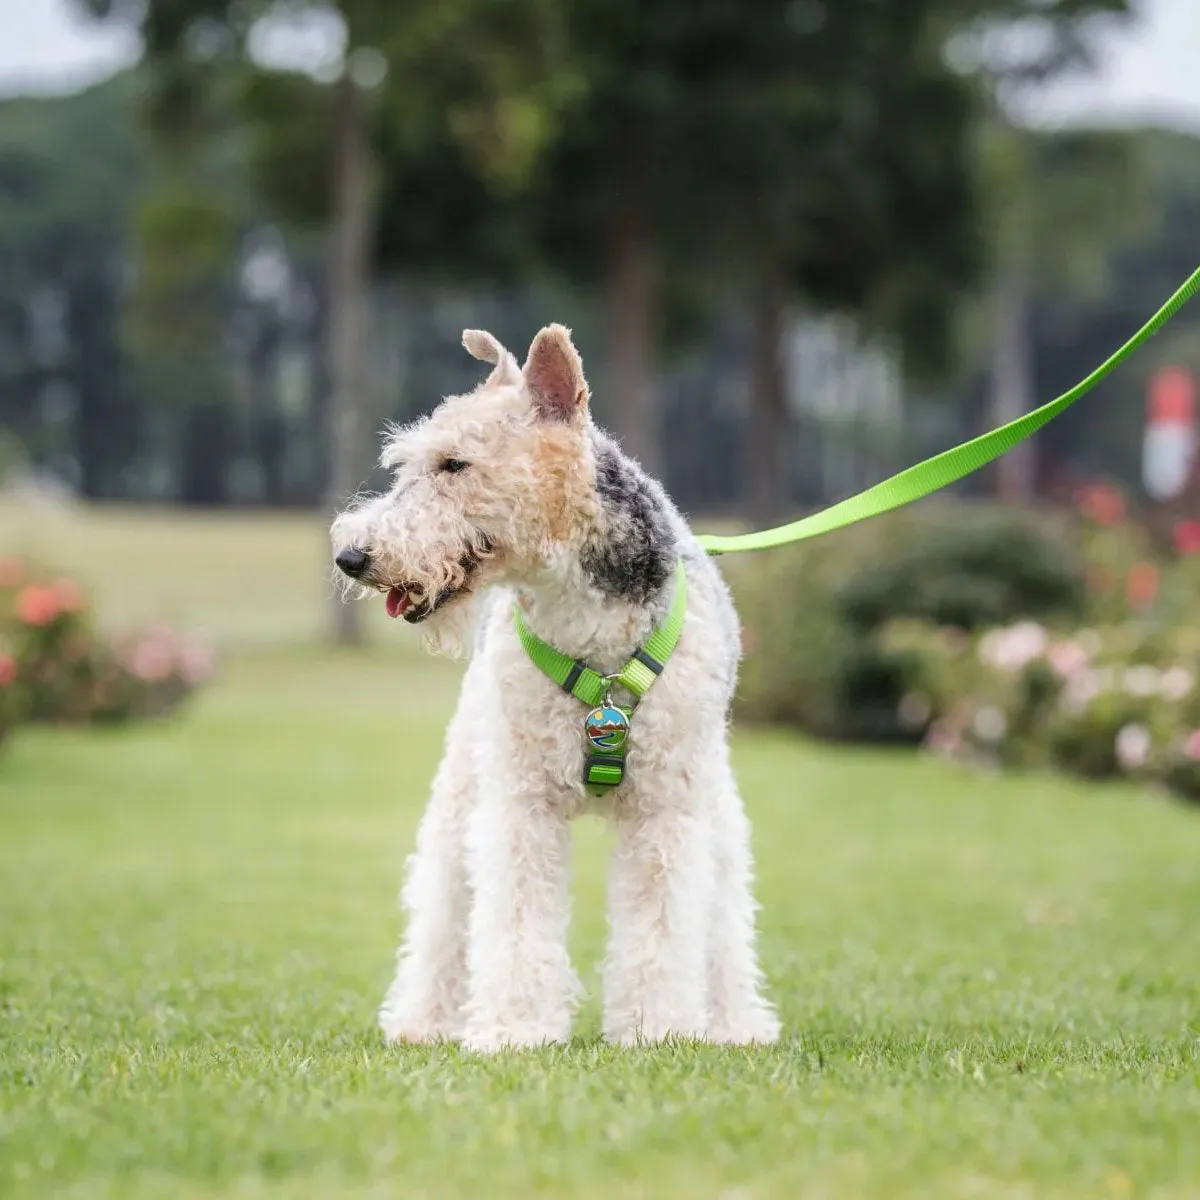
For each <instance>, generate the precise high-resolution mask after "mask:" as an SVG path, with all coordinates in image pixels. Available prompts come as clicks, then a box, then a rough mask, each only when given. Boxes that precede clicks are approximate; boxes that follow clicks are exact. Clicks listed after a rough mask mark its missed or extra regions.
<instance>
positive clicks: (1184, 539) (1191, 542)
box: [1174, 521, 1200, 554]
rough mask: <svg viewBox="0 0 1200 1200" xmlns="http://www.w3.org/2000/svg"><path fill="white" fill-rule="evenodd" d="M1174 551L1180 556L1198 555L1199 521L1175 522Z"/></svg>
mask: <svg viewBox="0 0 1200 1200" xmlns="http://www.w3.org/2000/svg"><path fill="white" fill-rule="evenodd" d="M1174 538H1175V549H1176V551H1178V553H1180V554H1200V521H1177V522H1176V523H1175V530H1174Z"/></svg>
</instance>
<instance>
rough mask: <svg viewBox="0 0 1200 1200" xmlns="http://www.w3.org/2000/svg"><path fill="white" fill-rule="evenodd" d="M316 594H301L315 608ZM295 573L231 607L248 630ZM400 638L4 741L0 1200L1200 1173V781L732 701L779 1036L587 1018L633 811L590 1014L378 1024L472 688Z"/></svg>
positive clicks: (582, 927) (304, 657) (1192, 1176)
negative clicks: (814, 719) (134, 712)
mask: <svg viewBox="0 0 1200 1200" xmlns="http://www.w3.org/2000/svg"><path fill="white" fill-rule="evenodd" d="M109 520H111V521H116V520H117V518H116V517H113V516H111V515H108V516H105V518H104V520H103V521H101V522H100V524H101V525H103V524H104V522H105V521H109ZM185 524H186V523H185ZM215 528H216V532H214V533H212V534H211V535H210V536H211V547H210V549H209V550H207V551H206V554H208V555H210V557H209V558H208V559H207V561H208V564H209V566H208V570H209V571H211V572H212V574H213V578H211V579H209V580H208V582H207V584H206V586H208V587H210V588H211V589H213V591H212V594H213V595H214V596H218V593H219V594H220V595H224V592H223V591H221V590H220V589H221V588H222V587H225V586H229V585H230V583H231V580H230V578H229V574H228V571H225V572H224V573H223V572H222V569H221V568H220V567H219V566H218V565H217V564H219V563H220V562H222V561H225V560H224V559H223V557H222V555H221V554H220V547H221V544H222V541H223V540H229V541H231V542H233V541H235V539H233V538H231V537H230V535H229V533H228V527H226V532H225V533H224V534H223V535H222V534H221V533H220V526H219V523H218V525H217V526H216V527H215ZM253 529H254V533H255V536H256V537H262V538H264V539H267V538H269V537H270V535H271V533H272V530H271V528H270V527H269V525H267V524H265V523H261V522H260V523H258V524H256V525H254V526H253ZM295 531H296V535H297V545H304V546H306V545H307V544H308V542H307V535H308V533H309V532H310V531H309V530H307V529H305V528H304V527H303V525H302V524H300V523H297V524H296V526H295ZM164 533H165V535H166V543H167V544H169V545H170V546H172V547H178V546H179V545H180V542H181V541H182V542H185V543H187V544H188V545H189V547H190V548H192V549H194V546H195V543H194V542H191V541H190V540H189V539H190V538H191V537H192V536H193V535H194V534H195V533H196V531H195V530H194V529H190V528H186V529H183V530H182V531H181V529H180V528H176V527H175V526H171V525H169V526H166V527H165V528H164ZM70 536H72V537H77V536H78V535H77V534H71V535H70ZM105 536H111V538H112V539H114V543H115V544H118V545H119V544H120V541H121V539H120V534H119V531H112V532H111V533H109V534H106V535H105ZM131 539H132V540H133V541H137V542H138V543H139V544H143V539H145V541H146V544H148V543H149V540H150V539H149V538H148V535H147V534H146V531H145V530H144V529H138V530H136V531H135V533H131ZM201 540H203V539H201ZM106 544H108V543H106ZM313 544H314V545H316V546H317V547H318V548H319V543H318V542H316V541H315V540H314V542H313ZM79 545H80V546H81V547H83V550H86V549H87V547H86V545H85V543H84V542H82V541H80V542H79ZM268 553H270V552H269V551H268ZM245 554H246V550H245V547H244V545H241V544H240V543H238V544H237V547H236V552H235V553H234V554H232V555H231V556H230V557H231V558H232V560H233V561H236V562H244V561H245V557H244V556H245ZM306 555H307V550H297V551H296V552H295V562H296V563H297V564H300V563H306V562H307V558H306ZM183 557H185V558H186V559H187V562H189V563H190V562H194V561H195V558H194V557H193V556H192V554H191V549H189V552H188V554H187V555H184V556H183ZM73 565H75V564H73ZM78 566H79V569H80V570H81V571H84V572H85V573H86V571H87V569H88V568H93V567H94V568H95V569H96V571H97V573H100V574H102V573H103V572H104V571H105V570H108V569H109V568H107V567H102V566H101V565H100V564H97V563H95V562H94V561H93V560H92V558H90V557H88V554H85V553H83V551H81V557H80V560H79V563H78ZM175 569H176V568H174V567H173V568H172V570H175ZM177 569H178V571H179V572H180V573H182V574H185V575H186V571H187V569H188V568H187V565H186V563H182V562H181V563H180V564H179V566H178V568H177ZM295 569H296V570H298V569H299V568H298V567H296V568H295ZM200 573H201V574H204V572H203V571H201V572H200ZM285 574H286V572H285ZM221 579H224V584H223V585H222V584H220V580H221ZM277 582H279V583H280V585H281V590H284V591H286V586H285V585H286V584H287V582H288V579H287V578H281V579H280V580H278V581H277ZM107 586H108V587H109V588H110V593H109V594H111V595H113V596H119V595H120V592H121V589H122V587H123V586H125V585H123V584H122V580H121V577H120V574H119V573H118V572H115V571H113V572H112V573H111V578H110V580H109V583H108V585H107ZM128 586H129V587H130V594H131V597H132V593H133V591H134V590H135V589H134V587H133V585H128ZM251 591H253V589H251ZM247 594H249V593H243V595H244V596H245V595H247ZM181 595H183V596H184V599H185V600H187V594H186V589H185V590H184V591H183V592H181ZM314 597H315V598H312V599H311V607H309V608H307V609H306V608H304V607H303V605H301V604H300V603H298V602H297V601H296V599H295V597H292V599H290V600H285V601H283V603H284V604H285V605H288V604H291V605H294V607H293V608H292V613H293V617H294V618H295V619H296V624H295V628H296V629H297V630H299V629H300V627H301V625H302V624H303V621H308V620H313V621H315V620H317V619H319V611H320V595H319V594H316V593H314ZM274 599H275V597H274V594H273V593H272V594H267V595H266V596H265V597H264V599H263V601H262V604H263V610H262V611H260V612H256V611H251V609H250V608H249V607H248V608H247V610H246V611H244V612H241V611H238V610H236V609H235V608H234V607H230V608H229V609H228V610H225V611H224V612H223V613H222V614H219V615H218V619H216V620H215V621H214V624H213V626H212V628H213V629H214V630H219V629H225V630H229V631H230V633H231V637H232V640H233V641H236V630H237V628H238V627H239V621H240V622H241V626H240V628H241V629H243V630H246V631H249V630H251V629H252V628H255V627H257V624H258V623H260V622H265V620H266V618H267V617H268V616H269V613H270V610H271V606H272V604H273V603H274ZM246 603H247V605H249V601H247V602H246ZM192 611H194V612H195V614H196V616H197V618H202V617H203V615H204V613H203V609H194V610H192ZM300 618H303V621H302V620H301V619H300ZM397 642H398V639H395V638H393V639H390V640H389V641H388V642H386V643H384V644H383V647H382V649H380V650H377V651H375V652H374V653H373V654H371V655H369V656H368V655H349V654H333V653H327V652H318V651H316V650H303V649H295V648H293V649H286V648H284V647H279V648H276V649H273V650H266V651H258V652H255V653H253V654H243V655H240V656H234V657H233V658H231V659H230V660H229V661H228V662H227V663H226V666H225V668H224V671H223V674H222V678H221V679H220V681H219V683H218V684H217V685H216V686H215V687H213V688H212V689H211V690H210V691H208V692H207V693H206V694H204V695H203V696H202V697H201V699H200V701H199V702H198V704H197V705H196V706H194V707H193V708H192V709H191V710H189V711H188V712H186V713H185V714H183V716H182V717H181V719H179V720H178V721H175V722H172V723H170V724H168V725H165V726H158V727H142V728H136V729H131V730H122V731H114V730H97V731H93V732H66V731H29V730H26V731H22V733H21V735H20V736H19V737H17V738H15V739H14V740H13V742H12V743H11V744H10V745H9V746H8V747H6V749H5V751H4V757H3V759H2V760H0V1196H3V1197H5V1200H8V1198H10V1197H12V1198H16V1200H20V1198H24V1197H32V1196H49V1195H54V1196H76V1197H83V1196H87V1197H91V1196H111V1197H114V1198H117V1197H120V1198H121V1200H125V1198H127V1197H133V1198H139V1197H148V1196H171V1197H185V1198H189V1197H216V1196H221V1197H273V1198H274V1197H321V1198H325V1197H335V1196H336V1197H357V1196H380V1197H382V1196H392V1195H396V1196H414V1195H423V1196H438V1197H443V1196H449V1197H453V1196H460V1195H461V1196H479V1195H513V1196H521V1197H525V1196H542V1195H546V1196H549V1195H572V1196H583V1197H592V1196H595V1197H606V1198H607V1197H614V1196H615V1197H626V1196H628V1197H663V1196H689V1197H690V1196H700V1197H707V1196H713V1197H717V1196H724V1197H729V1198H733V1197H739V1198H741V1197H746V1198H750V1197H753V1198H759V1197H775V1196H791V1195H797V1196H800V1195H803V1196H847V1197H871V1196H881V1197H896V1196H912V1197H926V1196H941V1195H945V1196H1005V1197H1007V1196H1021V1197H1024V1196H1038V1197H1040V1196H1080V1195H1087V1196H1110V1195H1112V1196H1181V1197H1182V1196H1194V1195H1196V1194H1197V1193H1198V1192H1200V1133H1198V1131H1200V870H1198V869H1197V862H1198V861H1200V812H1196V811H1189V810H1188V809H1186V808H1183V807H1181V806H1176V805H1173V804H1170V803H1167V802H1163V801H1159V800H1156V799H1154V798H1153V797H1150V796H1147V795H1145V794H1140V793H1138V792H1136V791H1132V790H1128V789H1099V788H1089V787H1085V786H1082V785H1079V784H1071V783H1064V782H1061V781H1056V780H1050V779H1043V778H1026V779H999V778H982V777H979V776H976V775H971V774H964V773H961V772H959V771H956V770H953V769H951V768H948V767H946V766H943V765H940V764H935V763H930V762H924V761H919V760H916V759H911V758H907V757H902V756H900V757H897V756H892V755H884V754H872V753H862V752H856V751H846V750H841V749H828V748H814V747H812V746H809V745H806V744H803V743H800V742H797V741H795V740H793V739H790V738H787V737H784V736H779V735H764V734H759V733H751V732H748V731H743V732H742V733H740V734H739V736H738V738H737V741H736V746H735V753H736V759H737V766H738V770H739V775H740V777H741V780H742V783H743V787H744V791H745V793H746V796H747V802H748V805H749V808H750V810H751V815H752V817H753V818H754V821H755V828H756V845H757V853H758V859H759V875H760V883H759V894H760V898H761V900H762V902H763V905H764V912H763V915H762V949H763V956H764V961H765V964H766V968H767V971H768V974H769V976H770V986H771V992H772V994H773V996H774V997H775V998H776V1000H777V1001H778V1003H779V1005H780V1007H781V1010H782V1013H783V1017H784V1021H785V1025H786V1030H787V1036H786V1039H785V1041H784V1042H783V1043H782V1044H781V1045H779V1046H778V1047H775V1048H772V1049H769V1050H761V1051H743V1050H718V1049H711V1048H704V1047H667V1048H659V1049H653V1050H644V1051H615V1050H611V1049H609V1048H607V1047H606V1046H604V1045H603V1043H601V1042H600V1040H599V1037H598V1030H599V1007H598V1000H597V998H596V991H597V988H596V983H597V966H598V961H599V957H600V954H601V953H602V948H603V938H604V921H603V907H602V903H603V874H604V871H603V868H604V856H605V854H606V852H607V850H608V848H609V845H610V841H609V837H608V835H607V833H606V832H605V831H604V829H603V827H602V826H600V825H599V823H597V822H590V821H589V822H582V823H581V824H580V826H579V832H578V837H577V855H576V860H577V861H576V880H577V883H576V920H575V928H574V935H573V944H574V954H575V958H576V961H577V963H578V965H579V966H580V968H581V971H582V974H583V976H584V980H585V983H586V984H587V985H588V986H589V990H590V993H591V995H590V998H589V999H588V1001H587V1003H586V1004H585V1006H584V1008H583V1011H582V1012H581V1014H580V1020H579V1023H578V1036H577V1038H576V1039H575V1041H574V1042H573V1043H572V1044H571V1045H570V1046H569V1047H567V1048H565V1049H558V1050H546V1051H542V1052H536V1053H524V1054H509V1055H502V1056H499V1057H497V1058H493V1059H484V1058H478V1057H472V1056H469V1055H462V1054H460V1053H458V1052H457V1051H456V1050H454V1049H450V1048H434V1049H421V1048H407V1049H386V1048H385V1047H383V1046H382V1044H381V1042H380V1040H379V1038H378V1036H377V1035H376V1032H375V1030H374V1008H375V1005H376V1003H377V1001H378V999H379V997H380V995H381V993H382V990H383V988H384V986H385V985H386V982H387V979H388V976H389V971H390V966H391V957H392V954H393V950H394V946H395V942H396V938H397V933H398V928H399V918H398V915H397V913H396V909H395V894H396V890H397V886H398V882H399V869H400V863H401V859H402V856H403V854H404V853H405V852H406V851H407V848H408V846H409V845H410V843H411V838H412V832H413V828H414V826H415V823H416V821H417V819H418V817H419V814H420V811H421V807H422V805H423V803H424V798H425V790H426V786H427V782H428V779H429V777H430V775H431V773H432V771H433V768H434V765H435V762H436V759H437V755H438V752H439V743H440V739H441V733H442V728H443V725H444V721H445V717H446V715H447V712H448V710H449V706H450V704H451V703H452V698H453V691H454V686H455V682H456V673H455V671H454V670H453V669H452V668H448V667H446V666H444V665H441V664H437V663H433V662H429V661H427V660H425V659H423V658H420V657H416V656H414V655H413V654H411V652H409V651H408V650H407V649H399V648H396V644H397Z"/></svg>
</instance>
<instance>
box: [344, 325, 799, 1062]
mask: <svg viewBox="0 0 1200 1200" xmlns="http://www.w3.org/2000/svg"><path fill="white" fill-rule="evenodd" d="M463 344H464V345H465V346H466V348H467V349H468V350H469V351H470V353H471V354H473V355H474V356H475V357H476V358H478V359H481V360H483V361H485V362H488V363H491V364H494V367H493V370H492V372H491V374H490V375H489V376H488V378H487V379H486V381H485V382H483V383H482V384H481V385H480V386H479V387H477V388H476V389H475V390H474V391H473V392H471V393H469V394H467V395H462V396H454V397H451V398H449V399H447V400H445V401H444V402H443V403H442V404H441V405H440V406H439V407H438V408H437V409H436V411H434V413H433V414H432V415H431V416H429V417H428V418H425V419H423V420H421V421H418V422H417V423H415V424H413V425H411V426H409V427H407V428H403V429H400V430H398V431H395V432H394V433H392V434H391V435H390V436H389V437H388V439H387V442H386V445H385V448H384V451H383V456H382V462H383V464H384V465H385V466H387V467H389V468H390V469H391V470H392V471H393V472H394V482H393V486H392V488H391V490H390V491H388V492H387V493H386V494H385V495H380V496H374V497H370V498H367V499H362V500H359V501H357V502H356V503H355V504H354V505H353V506H352V507H351V508H350V509H349V511H347V512H345V513H343V514H342V515H340V516H339V517H338V518H337V520H336V521H335V522H334V525H333V530H332V541H333V549H334V556H335V561H336V564H337V567H338V568H339V570H340V571H341V572H342V574H343V575H345V576H347V577H348V579H349V580H350V581H351V586H357V587H358V588H359V589H360V590H362V591H363V592H364V593H369V592H381V593H383V594H384V596H385V597H386V600H385V603H386V605H387V611H388V613H389V614H390V615H392V616H399V617H402V618H403V619H404V620H406V621H408V622H410V623H413V624H417V623H420V624H421V625H422V629H423V631H424V632H425V634H426V640H427V643H428V644H429V646H430V648H431V649H434V650H437V649H452V648H454V647H456V646H461V645H462V644H464V643H465V642H466V641H468V640H470V641H471V643H472V652H471V657H470V662H469V665H468V667H467V670H466V674H465V677H464V680H463V685H462V693H461V696H460V699H459V704H458V709H457V711H456V713H455V715H454V718H453V720H452V722H451V724H450V728H449V732H448V734H447V738H446V747H445V756H444V758H443V760H442V763H441V766H440V768H439V769H438V772H437V775H436V778H435V780H434V784H433V795H432V798H431V800H430V803H429V807H428V810H427V811H426V813H425V816H424V819H423V820H422V823H421V827H420V832H419V834H418V837H417V846H416V850H415V853H414V854H413V855H412V857H411V858H410V860H409V863H408V868H407V874H406V881H405V885H404V889H403V896H402V900H403V905H404V908H405V910H406V914H407V928H406V931H405V935H404V940H403V944H402V945H401V947H400V952H399V958H398V967H397V971H396V977H395V980H394V982H393V983H392V985H391V987H390V988H389V990H388V993H387V997H386V999H385V1000H384V1003H383V1006H382V1008H381V1010H380V1017H379V1019H380V1024H381V1026H382V1028H383V1031H384V1033H385V1035H386V1036H387V1038H388V1039H389V1040H390V1041H393V1042H424V1041H430V1040H434V1039H453V1040H459V1041H461V1042H462V1043H463V1044H464V1045H466V1046H467V1047H470V1048H473V1049H476V1050H487V1051H490V1050H497V1049H499V1048H501V1047H505V1046H534V1045H540V1044H543V1043H547V1042H562V1041H565V1040H566V1039H568V1038H569V1036H570V1032H571V1022H572V1017H573V1014H574V1009H575V1005H576V1003H577V1000H578V997H579V993H580V985H579V982H578V979H577V977H576V975H575V972H574V971H573V969H572V967H571V962H570V959H569V957H568V953H567V930H568V924H569V920H570V901H569V880H568V857H569V854H568V852H569V843H570V834H569V826H570V821H571V819H572V818H573V817H575V816H578V815H580V814H582V813H584V812H589V811H591V812H600V813H602V814H603V815H605V816H606V817H608V818H609V819H611V820H612V821H613V822H614V823H615V826H616V830H617V838H618V847H617V850H616V854H615V857H614V860H613V863H612V872H611V881H610V899H609V920H610V929H611V933H610V942H609V949H608V955H607V960H606V964H605V969H604V1032H605V1036H606V1037H608V1038H610V1039H612V1040H614V1041H619V1042H622V1043H635V1042H638V1041H642V1040H645V1041H658V1040H661V1039H664V1038H668V1037H679V1038H685V1039H708V1040H710V1041H714V1042H727V1043H751V1042H770V1041H773V1040H775V1039H776V1038H777V1037H778V1034H779V1022H778V1019H777V1017H776V1015H775V1011H774V1009H773V1008H772V1006H771V1005H770V1003H769V1002H768V1001H767V1000H766V999H765V998H764V996H763V978H762V973H761V970H760V968H759V964H758V959H757V955H756V950H755V912H756V905H755V901H754V898H753V894H752V891H751V885H752V874H753V865H752V860H751V852H750V828H749V824H748V822H747V819H746V815H745V812H744V810H743V807H742V802H741V799H740V797H739V795H738V790H737V785H736V783H735V782H734V777H733V772H732V771H731V769H730V762H729V748H728V736H727V735H728V714H729V705H730V699H731V697H732V695H733V690H734V684H735V679H736V674H737V664H738V658H739V633H738V623H737V617H736V614H735V612H734V609H733V604H732V602H731V600H730V597H729V593H728V591H727V589H726V587H725V584H724V581H723V580H722V578H721V576H720V574H719V573H718V571H717V570H716V568H715V566H714V565H713V563H712V561H711V560H710V559H709V558H708V557H707V556H706V555H705V553H704V552H703V550H702V549H701V548H700V547H699V546H698V545H697V543H696V541H695V539H694V538H693V536H692V534H691V532H690V530H689V529H688V526H687V524H686V523H685V521H684V520H683V518H682V516H681V515H680V514H679V512H678V511H677V510H676V509H675V507H674V505H673V504H672V503H671V501H670V500H669V499H668V498H667V496H666V494H665V493H664V492H663V490H662V488H661V487H660V486H659V485H658V484H657V483H656V482H654V481H653V480H651V479H649V478H648V477H647V476H646V475H645V474H644V473H643V471H642V470H641V468H640V467H639V466H638V465H637V464H636V463H634V462H633V461H631V460H630V459H628V458H626V457H625V456H624V455H623V454H622V453H621V451H620V450H619V449H618V447H617V446H616V444H615V443H614V442H613V441H612V440H611V439H610V438H609V437H607V436H606V435H605V434H604V433H602V432H601V431H600V430H599V429H598V428H597V427H596V426H595V425H594V424H593V423H592V420H591V417H590V415H589V410H588V398H589V393H588V385H587V382H586V381H585V379H584V375H583V365H582V363H581V361H580V358H579V354H578V353H577V351H576V349H575V347H574V345H573V344H572V342H571V338H570V334H569V332H568V331H567V330H566V329H564V328H562V327H561V326H558V325H551V326H548V327H547V328H545V329H543V330H542V331H541V332H540V333H538V335H537V337H535V338H534V340H533V344H532V345H531V346H530V349H529V355H528V357H527V359H526V362H525V365H524V367H523V368H522V367H521V366H520V365H519V364H518V363H517V361H516V359H515V358H514V357H513V356H512V354H510V353H509V352H508V351H507V350H505V349H504V348H503V347H502V346H501V345H500V344H499V343H498V342H497V341H496V339H495V338H493V337H492V336H491V335H490V334H488V333H483V332H480V331H477V330H468V331H467V332H466V333H464V335H463ZM472 624H473V625H474V631H473V636H469V633H470V630H471V626H472ZM585 722H586V724H587V728H586V729H585Z"/></svg>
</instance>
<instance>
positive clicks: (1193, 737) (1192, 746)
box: [1183, 729, 1200, 762]
mask: <svg viewBox="0 0 1200 1200" xmlns="http://www.w3.org/2000/svg"><path fill="white" fill-rule="evenodd" d="M1183 752H1184V754H1185V755H1187V757H1188V758H1190V759H1191V760H1192V762H1200V729H1197V730H1195V731H1194V732H1193V733H1189V734H1188V737H1187V741H1186V742H1184V743H1183Z"/></svg>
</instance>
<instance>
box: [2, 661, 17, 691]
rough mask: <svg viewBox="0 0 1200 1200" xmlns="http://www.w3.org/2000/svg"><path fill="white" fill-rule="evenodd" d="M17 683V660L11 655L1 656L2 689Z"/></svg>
mask: <svg viewBox="0 0 1200 1200" xmlns="http://www.w3.org/2000/svg"><path fill="white" fill-rule="evenodd" d="M16 681H17V660H16V659H15V658H13V656H12V655H11V654H0V687H8V686H9V685H10V684H13V683H16Z"/></svg>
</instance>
